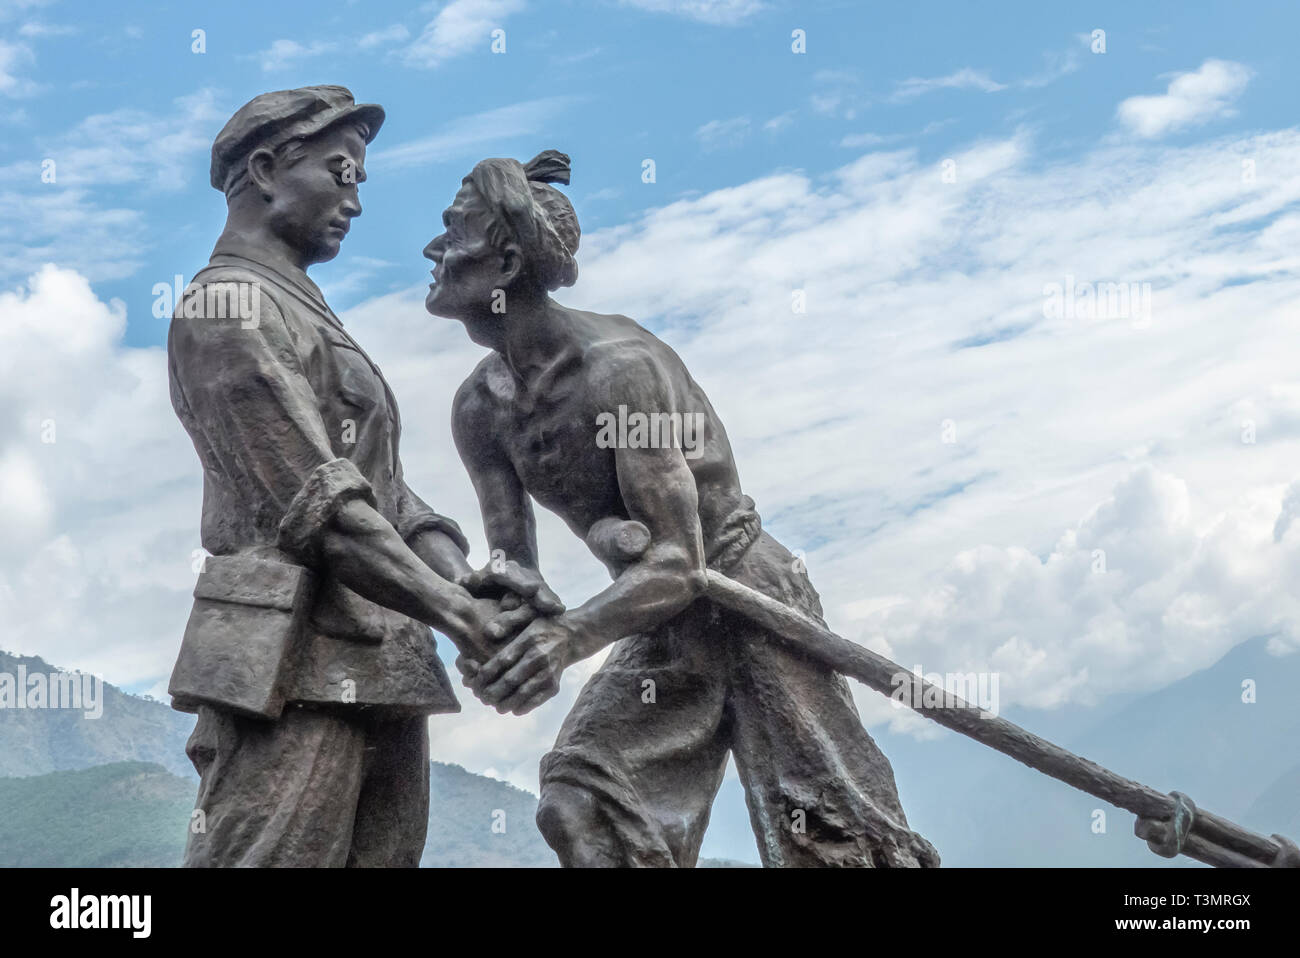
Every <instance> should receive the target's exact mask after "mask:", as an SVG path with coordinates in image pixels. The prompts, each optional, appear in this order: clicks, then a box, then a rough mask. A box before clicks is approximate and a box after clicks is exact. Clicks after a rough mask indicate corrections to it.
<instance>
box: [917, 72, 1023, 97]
mask: <svg viewBox="0 0 1300 958" xmlns="http://www.w3.org/2000/svg"><path fill="white" fill-rule="evenodd" d="M1006 88H1007V87H1006V85H1005V84H1003V83H998V82H997V81H996V80H994V79H993V78H992V77H990V76H989V75H988V74H987V73H985V72H984V71H983V70H973V69H971V68H970V67H963V68H962V69H960V70H958V71H956V72H955V73H949V74H948V75H947V76H941V77H909V78H908V79H906V80H902V81H900V82H899V83H898V85H897V86H896V87H895V88H894V92H893V95H892V97H891V99H893V100H896V101H897V100H910V99H912V98H913V97H918V96H921V95H922V94H925V93H932V92H934V91H935V90H963V89H971V90H981V91H983V92H984V93H997V92H998V91H999V90H1005V89H1006Z"/></svg>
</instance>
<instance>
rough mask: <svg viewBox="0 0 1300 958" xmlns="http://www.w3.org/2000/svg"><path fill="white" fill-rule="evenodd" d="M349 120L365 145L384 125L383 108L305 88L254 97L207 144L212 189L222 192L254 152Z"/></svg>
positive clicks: (338, 92) (342, 93)
mask: <svg viewBox="0 0 1300 958" xmlns="http://www.w3.org/2000/svg"><path fill="white" fill-rule="evenodd" d="M352 117H356V118H357V119H360V120H362V121H363V122H364V123H365V124H366V126H367V127H368V130H369V132H368V133H367V134H366V142H367V143H369V142H370V141H371V140H373V139H374V138H375V134H376V133H378V132H379V128H380V127H381V126H382V125H383V123H384V108H383V107H381V106H379V105H378V104H377V103H356V102H355V101H354V100H353V99H352V91H351V90H349V89H348V88H347V87H342V86H305V87H300V88H298V89H297V90H276V91H275V92H274V93H263V94H262V95H261V96H255V97H253V99H251V100H249V101H248V102H247V103H245V104H244V105H243V106H241V107H240V108H239V110H238V111H236V113H235V115H234V116H232V117H231V118H230V121H229V122H228V123H226V125H225V126H224V127H222V130H221V132H220V133H218V134H217V138H216V140H215V141H214V142H213V144H212V177H211V179H212V185H213V187H214V188H216V189H218V190H221V192H223V193H224V192H226V187H227V185H228V181H229V179H230V177H231V176H233V175H236V174H237V173H238V170H237V167H238V166H239V163H240V161H241V160H243V159H244V158H246V157H247V156H248V154H250V153H252V152H253V150H255V149H258V148H260V147H266V148H267V149H274V148H275V147H277V146H279V145H281V144H283V143H287V142H289V141H290V140H293V139H299V138H302V137H309V136H314V135H316V134H317V133H320V132H322V131H324V130H326V129H327V128H329V127H331V126H334V125H335V124H336V123H340V122H342V121H343V120H346V119H349V118H352Z"/></svg>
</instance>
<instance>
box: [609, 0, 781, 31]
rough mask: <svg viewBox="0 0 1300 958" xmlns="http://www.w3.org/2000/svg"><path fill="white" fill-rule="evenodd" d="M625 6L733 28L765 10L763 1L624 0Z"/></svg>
mask: <svg viewBox="0 0 1300 958" xmlns="http://www.w3.org/2000/svg"><path fill="white" fill-rule="evenodd" d="M623 3H624V5H625V6H629V7H639V8H640V9H642V10H649V11H651V12H652V13H669V14H672V15H674V16H678V17H685V18H687V19H688V20H698V21H700V22H701V23H714V24H720V25H723V26H731V25H733V24H737V23H740V22H741V21H742V20H747V19H748V18H749V17H752V16H753V15H754V14H756V13H758V12H759V11H761V10H763V9H765V8H766V7H767V4H765V3H763V2H761V0H623Z"/></svg>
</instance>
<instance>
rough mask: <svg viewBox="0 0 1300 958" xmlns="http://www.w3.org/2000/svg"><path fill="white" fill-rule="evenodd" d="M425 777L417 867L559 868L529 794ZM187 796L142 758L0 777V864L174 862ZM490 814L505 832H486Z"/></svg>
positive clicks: (461, 774)
mask: <svg viewBox="0 0 1300 958" xmlns="http://www.w3.org/2000/svg"><path fill="white" fill-rule="evenodd" d="M429 773H430V775H429V782H430V792H431V796H430V803H429V806H430V810H429V838H428V843H427V844H426V845H425V850H424V858H423V859H422V861H421V863H420V864H421V865H422V866H424V867H428V868H435V867H458V868H473V867H522V868H554V867H558V862H557V861H556V859H555V855H554V854H552V852H551V850H550V848H548V847H547V846H546V843H545V842H544V841H543V840H542V836H541V834H540V833H539V832H538V831H537V826H536V825H535V824H534V823H533V814H534V812H535V810H536V808H537V799H536V798H534V797H533V796H532V795H530V794H529V793H528V792H525V791H523V790H521V789H518V788H515V787H514V786H512V785H507V784H506V783H505V782H498V781H497V780H496V779H491V778H486V777H485V776H482V775H475V774H473V773H472V772H467V771H465V769H463V768H461V767H460V766H459V765H444V764H442V763H440V762H434V763H432V764H431V765H430V769H429ZM194 794H195V782H194V780H193V779H192V778H180V777H179V776H176V775H173V774H171V773H170V772H168V771H167V770H166V769H165V768H163V767H161V766H159V765H154V764H152V763H148V762H114V763H112V764H109V765H99V766H95V767H94V768H88V769H80V770H77V771H61V772H51V773H48V774H46V775H31V776H26V777H23V778H0V867H15V866H16V867H40V866H52V867H91V868H101V867H103V868H124V867H155V868H171V867H174V866H177V865H179V864H180V861H181V856H182V855H183V854H184V851H185V837H186V829H187V828H188V826H189V820H190V811H191V810H192V809H193V808H194ZM497 810H501V811H504V813H505V817H504V822H505V831H504V832H494V831H493V830H492V822H493V813H494V812H496V811H497ZM498 818H499V816H498Z"/></svg>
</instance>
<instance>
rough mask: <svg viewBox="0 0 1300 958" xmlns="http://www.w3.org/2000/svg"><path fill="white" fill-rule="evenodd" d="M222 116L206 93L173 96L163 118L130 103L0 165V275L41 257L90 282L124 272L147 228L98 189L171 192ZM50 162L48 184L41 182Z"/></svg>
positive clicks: (27, 268) (23, 271)
mask: <svg viewBox="0 0 1300 958" xmlns="http://www.w3.org/2000/svg"><path fill="white" fill-rule="evenodd" d="M223 119H224V114H223V112H222V110H220V109H219V108H218V106H217V97H216V95H215V94H214V93H213V92H212V91H210V90H200V91H199V92H197V93H195V94H191V95H189V96H183V97H178V98H177V99H176V100H175V101H173V111H172V113H170V114H161V115H160V114H157V113H152V112H148V111H144V110H138V109H134V108H124V109H120V110H114V111H112V112H110V113H100V114H95V115H92V116H89V117H87V118H85V119H84V120H82V121H81V122H79V123H78V124H77V125H76V126H75V127H73V128H72V129H70V130H68V131H67V132H65V133H62V134H58V135H55V136H51V137H49V138H48V139H45V140H43V141H41V142H38V144H37V148H36V150H35V151H33V152H32V154H31V158H30V159H27V160H22V161H19V162H17V163H11V164H9V165H7V166H3V167H0V183H3V184H5V187H4V188H3V189H0V219H3V220H5V221H6V222H13V223H22V224H23V230H22V232H21V234H19V232H18V231H6V232H5V233H3V234H0V280H4V281H17V280H20V279H22V278H24V277H26V276H27V275H28V274H30V273H33V272H35V271H36V270H37V269H38V268H39V267H40V266H41V264H43V263H45V262H47V261H53V262H58V263H60V264H62V265H74V264H75V265H76V266H77V268H79V269H81V270H82V271H83V272H84V273H85V275H87V276H88V277H89V278H90V279H92V280H100V279H109V278H118V277H121V276H126V275H129V274H130V273H131V272H133V271H134V270H135V269H136V268H137V267H138V266H139V263H140V256H141V252H142V250H143V249H144V248H145V247H146V246H147V245H148V244H149V243H151V242H157V241H158V239H159V238H158V237H156V236H155V237H151V236H149V235H148V234H147V232H146V229H145V223H144V221H143V217H142V215H141V214H140V212H139V211H138V210H136V209H134V208H131V207H129V206H125V205H116V204H121V203H124V202H125V201H126V197H124V196H123V195H122V194H117V193H114V192H113V191H111V190H106V189H105V187H125V188H128V189H148V190H149V191H150V192H151V193H158V192H164V193H166V192H173V191H176V190H179V189H181V188H182V187H184V186H185V185H186V184H187V183H188V182H190V181H191V179H192V177H193V176H194V173H195V171H196V170H197V169H201V168H202V167H201V165H196V164H195V163H194V162H193V160H194V157H195V156H196V155H202V154H203V153H206V152H207V151H208V150H209V149H210V148H211V145H212V137H213V136H214V135H215V132H216V130H218V129H220V127H221V123H222V121H223ZM47 160H48V161H50V162H52V163H53V164H54V165H53V167H52V168H51V169H52V171H53V174H54V180H53V182H45V181H44V180H43V179H42V173H43V169H42V166H43V163H44V162H45V161H47Z"/></svg>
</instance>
